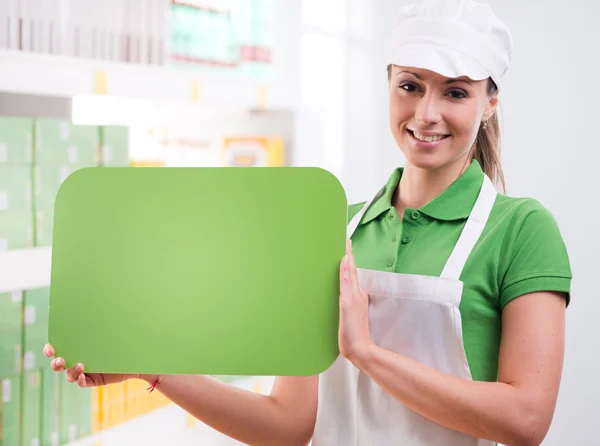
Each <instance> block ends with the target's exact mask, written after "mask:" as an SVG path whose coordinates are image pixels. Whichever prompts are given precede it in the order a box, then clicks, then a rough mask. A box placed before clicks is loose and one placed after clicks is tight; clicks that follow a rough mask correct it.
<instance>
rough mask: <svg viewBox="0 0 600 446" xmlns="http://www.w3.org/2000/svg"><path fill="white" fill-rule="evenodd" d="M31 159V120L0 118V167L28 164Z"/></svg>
mask: <svg viewBox="0 0 600 446" xmlns="http://www.w3.org/2000/svg"><path fill="white" fill-rule="evenodd" d="M32 159H33V120H32V119H28V118H9V117H2V118H0V166H3V165H21V164H30V163H31V162H32Z"/></svg>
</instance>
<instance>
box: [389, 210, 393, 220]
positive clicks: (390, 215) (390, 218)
mask: <svg viewBox="0 0 600 446" xmlns="http://www.w3.org/2000/svg"><path fill="white" fill-rule="evenodd" d="M393 218H394V214H393V213H391V212H390V213H389V214H388V220H392V219H393Z"/></svg>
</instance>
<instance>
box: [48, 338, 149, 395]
mask: <svg viewBox="0 0 600 446" xmlns="http://www.w3.org/2000/svg"><path fill="white" fill-rule="evenodd" d="M55 353H56V351H55V350H54V347H52V346H51V345H50V344H46V346H45V347H44V355H45V356H46V357H48V358H52V357H54V355H55ZM50 365H51V367H52V370H54V371H55V372H64V371H66V372H67V373H66V376H67V381H69V382H70V383H77V384H78V385H79V387H97V386H106V385H108V384H116V383H120V382H123V381H126V380H128V379H132V378H137V377H138V376H137V375H124V374H114V373H83V372H84V370H85V368H84V366H83V364H76V365H75V366H74V367H71V368H70V369H68V370H67V369H66V368H65V360H64V359H63V358H54V359H53V360H52V362H51V363H50Z"/></svg>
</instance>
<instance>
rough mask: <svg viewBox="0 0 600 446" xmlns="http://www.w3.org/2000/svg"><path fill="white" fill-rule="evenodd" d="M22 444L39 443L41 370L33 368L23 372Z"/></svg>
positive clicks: (31, 445)
mask: <svg viewBox="0 0 600 446" xmlns="http://www.w3.org/2000/svg"><path fill="white" fill-rule="evenodd" d="M21 404H22V411H23V418H22V423H23V427H22V431H21V436H22V438H21V440H22V445H23V446H34V445H39V444H40V427H41V424H42V423H41V412H42V411H41V409H42V406H41V405H42V372H41V371H40V370H33V371H29V372H25V373H24V374H23V401H22V403H21Z"/></svg>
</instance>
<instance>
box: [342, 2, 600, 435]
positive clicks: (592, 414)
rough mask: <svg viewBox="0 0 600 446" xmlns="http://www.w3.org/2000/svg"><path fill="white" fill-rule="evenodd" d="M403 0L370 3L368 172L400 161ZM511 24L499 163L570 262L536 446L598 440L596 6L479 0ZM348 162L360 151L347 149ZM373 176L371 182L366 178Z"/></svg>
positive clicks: (599, 31)
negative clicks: (547, 404) (555, 228)
mask: <svg viewBox="0 0 600 446" xmlns="http://www.w3.org/2000/svg"><path fill="white" fill-rule="evenodd" d="M406 3H409V2H407V1H406V0H402V1H398V0H393V1H392V0H377V1H376V5H377V8H376V13H377V14H376V18H375V20H376V29H377V30H378V33H379V34H378V35H377V36H376V39H377V41H378V44H377V45H376V47H377V48H376V52H375V53H374V62H375V63H376V64H378V65H377V68H378V71H377V73H381V79H380V80H378V81H377V82H378V83H377V84H376V88H377V92H376V112H375V113H376V126H377V127H376V133H375V135H374V136H373V139H372V141H373V143H372V147H369V148H366V149H365V150H375V151H376V152H377V167H376V172H377V175H378V176H379V178H378V180H379V182H380V183H381V182H382V181H385V178H387V175H388V174H389V172H390V171H391V169H393V168H394V167H395V166H396V165H398V164H400V163H402V160H403V159H402V156H401V155H400V154H399V149H397V148H396V147H395V145H394V142H393V139H391V136H390V132H389V128H388V122H387V116H388V115H387V112H388V110H387V92H386V90H385V76H384V73H383V66H384V59H383V57H384V55H385V44H386V39H387V37H388V36H389V33H390V31H391V28H392V26H393V21H394V13H395V11H396V10H397V8H398V7H400V6H401V5H403V4H406ZM486 3H489V4H490V5H491V6H492V7H493V8H494V10H495V11H496V13H497V14H498V15H499V16H500V17H501V18H502V19H503V20H504V21H505V22H506V23H507V25H508V26H509V27H510V28H511V30H512V33H513V37H514V41H515V50H514V62H513V66H512V68H511V71H510V73H509V76H508V79H507V82H506V85H505V88H504V90H503V91H502V93H501V103H502V106H501V107H502V115H503V119H504V133H503V164H504V169H505V173H506V179H507V183H508V184H507V187H508V193H509V195H514V196H533V197H535V198H537V199H539V200H540V201H541V202H542V203H544V204H545V205H546V206H547V207H548V208H549V209H550V210H551V211H552V212H553V213H554V215H555V216H556V218H557V220H558V223H559V225H560V228H561V230H562V233H563V236H564V238H565V241H566V243H567V247H568V250H569V253H570V258H571V262H572V269H573V275H574V280H573V287H572V304H571V306H570V307H569V309H568V311H567V346H566V347H567V351H566V359H565V365H564V374H563V381H562V386H561V390H560V395H559V402H558V407H557V409H556V414H555V418H554V422H553V425H552V428H551V430H550V433H549V434H548V436H547V438H546V441H545V442H544V446H564V445H579V444H600V433H599V432H598V428H597V423H598V419H599V418H600V407H599V405H598V401H599V400H600V386H599V385H598V377H600V356H599V353H600V348H599V347H600V323H599V321H598V316H599V315H600V300H599V299H598V291H597V289H598V285H597V284H596V283H595V280H594V278H595V277H598V276H597V275H598V267H599V266H600V260H599V258H600V255H599V254H598V253H599V252H600V231H598V229H597V228H598V223H597V222H598V220H599V219H600V200H599V199H598V198H597V196H594V195H593V192H597V191H598V186H597V184H596V181H597V180H598V177H599V176H600V175H599V172H600V144H599V142H598V136H597V132H596V130H597V126H598V125H599V122H600V121H599V120H600V113H599V112H598V104H599V103H600V89H599V88H598V84H597V75H598V69H599V68H600V50H599V49H598V42H599V41H600V27H599V26H598V24H597V18H598V17H600V5H599V4H598V3H597V2H592V1H591V0H570V1H569V2H559V1H558V0H531V1H528V2H526V3H524V2H523V1H521V0H502V1H500V0H496V1H487V2H486ZM349 157H350V158H351V159H353V160H359V159H360V153H351V154H349ZM372 183H373V180H371V183H370V184H372Z"/></svg>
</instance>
